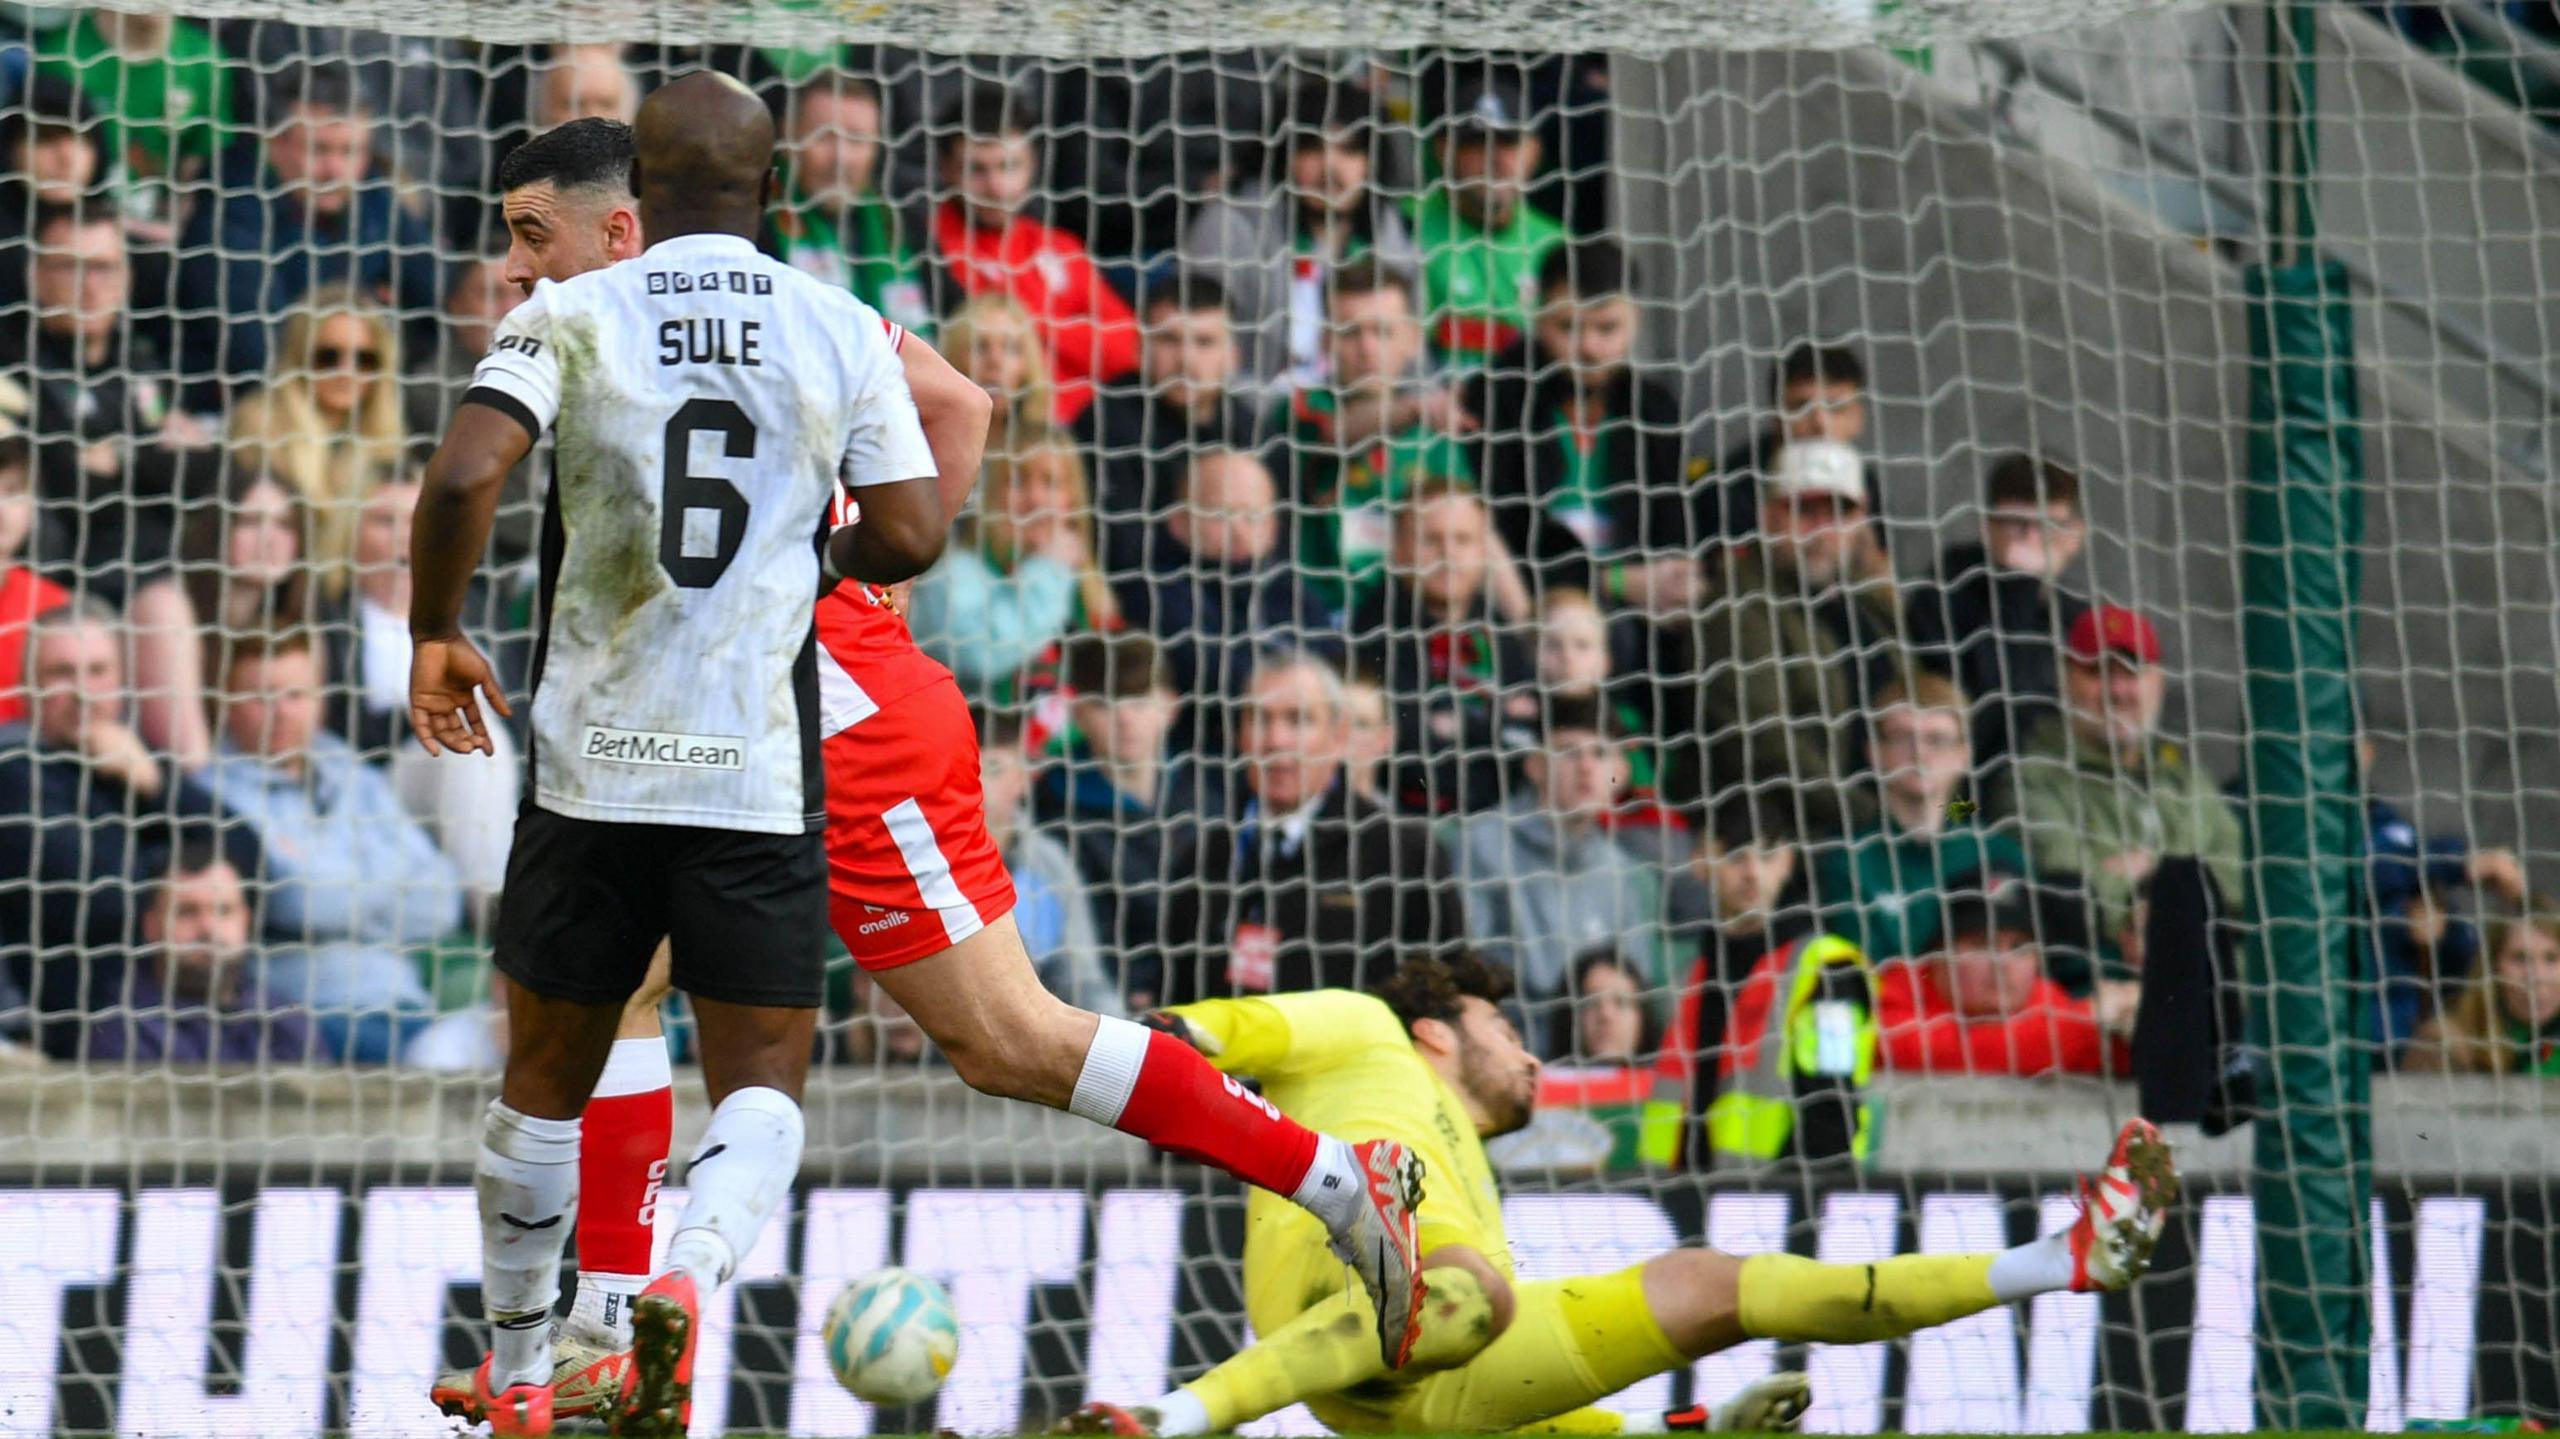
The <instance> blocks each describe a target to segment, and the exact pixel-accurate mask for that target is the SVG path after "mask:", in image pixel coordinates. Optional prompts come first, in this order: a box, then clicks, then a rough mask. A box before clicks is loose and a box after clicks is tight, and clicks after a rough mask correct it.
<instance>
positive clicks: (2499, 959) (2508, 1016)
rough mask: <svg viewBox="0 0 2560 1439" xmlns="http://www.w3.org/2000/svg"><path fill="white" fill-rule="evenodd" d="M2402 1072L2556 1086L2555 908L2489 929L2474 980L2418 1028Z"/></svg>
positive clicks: (2559, 995)
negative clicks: (2531, 1078) (2515, 1078)
mask: <svg viewBox="0 0 2560 1439" xmlns="http://www.w3.org/2000/svg"><path fill="white" fill-rule="evenodd" d="M2400 1067H2401V1068H2402V1069H2404V1070H2416V1071H2419V1072H2422V1073H2450V1074H2534V1075H2541V1076H2544V1077H2546V1078H2560V903H2554V902H2553V901H2552V900H2550V899H2548V898H2537V899H2535V900H2534V901H2533V903H2532V905H2531V907H2530V908H2528V909H2526V911H2525V912H2524V913H2522V914H2518V915H2512V916H2509V917H2507V918H2505V919H2500V920H2496V921H2493V922H2492V923H2491V924H2490V925H2489V951H2488V962H2487V964H2486V966H2485V967H2484V968H2483V970H2482V972H2481V975H2480V977H2479V978H2478V979H2475V980H2473V981H2472V982H2471V987H2470V988H2468V989H2466V990H2464V991H2463V993H2462V997H2461V998H2460V999H2457V1000H2455V1001H2454V1002H2453V1003H2452V1004H2451V1005H2450V1006H2448V1007H2447V1008H2446V1009H2445V1011H2444V1012H2443V1013H2441V1014H2439V1015H2437V1016H2436V1017H2435V1018H2433V1019H2430V1020H2428V1021H2427V1022H2426V1023H2424V1024H2422V1025H2420V1026H2418V1033H2417V1037H2416V1038H2414V1039H2412V1040H2410V1041H2409V1049H2408V1053H2407V1054H2405V1055H2403V1056H2402V1058H2401V1060H2400Z"/></svg>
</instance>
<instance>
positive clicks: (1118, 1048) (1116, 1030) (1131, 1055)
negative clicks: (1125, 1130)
mask: <svg viewBox="0 0 2560 1439" xmlns="http://www.w3.org/2000/svg"><path fill="white" fill-rule="evenodd" d="M1150 1042H1151V1041H1150V1040H1149V1038H1148V1033H1147V1027H1146V1026H1145V1025H1143V1024H1137V1023H1133V1022H1131V1021H1129V1020H1126V1019H1113V1018H1112V1017H1111V1016H1109V1015H1104V1016H1102V1023H1101V1024H1100V1025H1098V1026H1096V1027H1095V1029H1094V1031H1093V1044H1092V1046H1091V1047H1089V1048H1087V1049H1086V1050H1085V1052H1084V1071H1083V1072H1082V1073H1080V1074H1078V1075H1077V1076H1076V1092H1075V1096H1074V1097H1073V1098H1071V1099H1069V1100H1068V1101H1067V1112H1068V1113H1069V1114H1072V1115H1074V1116H1076V1117H1077V1118H1079V1119H1090V1120H1092V1121H1093V1122H1094V1123H1096V1124H1102V1125H1113V1126H1116V1125H1118V1124H1119V1123H1120V1115H1121V1114H1122V1112H1123V1111H1125V1110H1127V1109H1128V1107H1129V1096H1130V1095H1133V1094H1135V1093H1137V1092H1138V1071H1139V1070H1140V1069H1142V1068H1144V1067H1145V1065H1146V1062H1147V1045H1148V1044H1149V1043H1150Z"/></svg>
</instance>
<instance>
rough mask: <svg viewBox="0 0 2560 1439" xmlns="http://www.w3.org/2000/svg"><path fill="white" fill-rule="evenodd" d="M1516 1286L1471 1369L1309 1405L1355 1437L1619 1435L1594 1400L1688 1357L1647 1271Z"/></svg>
mask: <svg viewBox="0 0 2560 1439" xmlns="http://www.w3.org/2000/svg"><path fill="white" fill-rule="evenodd" d="M1511 1292H1512V1299H1513V1308H1512V1314H1511V1327H1510V1328H1508V1329H1506V1330H1504V1331H1503V1332H1502V1337H1501V1338H1499V1339H1496V1340H1494V1341H1493V1342H1492V1343H1491V1344H1488V1345H1486V1346H1485V1349H1484V1352H1483V1353H1481V1354H1478V1355H1477V1356H1476V1357H1475V1358H1473V1359H1470V1360H1468V1361H1467V1362H1466V1363H1465V1364H1464V1365H1462V1366H1460V1367H1458V1368H1456V1369H1449V1370H1443V1371H1441V1372H1440V1373H1437V1374H1430V1375H1424V1376H1421V1377H1418V1378H1416V1379H1413V1380H1410V1381H1399V1380H1394V1379H1388V1380H1382V1381H1380V1382H1378V1383H1376V1384H1368V1385H1363V1386H1361V1387H1360V1388H1359V1389H1357V1390H1353V1391H1351V1392H1350V1393H1347V1394H1340V1395H1334V1396H1331V1397H1328V1398H1323V1399H1313V1400H1309V1401H1308V1404H1307V1407H1308V1408H1309V1409H1312V1410H1313V1411H1315V1416H1316V1417H1317V1418H1318V1419H1321V1420H1323V1421H1324V1422H1325V1423H1326V1424H1327V1425H1328V1426H1330V1427H1332V1428H1333V1429H1335V1430H1337V1431H1340V1432H1342V1433H1346V1434H1385V1433H1396V1434H1484V1433H1498V1432H1503V1431H1508V1430H1514V1429H1523V1428H1534V1429H1536V1430H1537V1431H1538V1432H1541V1433H1549V1434H1614V1433H1616V1432H1617V1431H1618V1416H1616V1415H1614V1414H1610V1413H1607V1412H1605V1411H1603V1410H1597V1409H1591V1408H1588V1407H1587V1406H1589V1405H1591V1404H1594V1403H1596V1402H1598V1401H1599V1400H1602V1399H1605V1398H1607V1397H1608V1396H1610V1395H1612V1394H1615V1393H1617V1392H1618V1391H1619V1390H1621V1389H1624V1388H1626V1387H1627V1386H1628V1385H1630V1384H1633V1383H1635V1382H1636V1381H1637V1380H1639V1379H1649V1378H1651V1377H1653V1376H1654V1375H1656V1374H1660V1373H1662V1372H1663V1371H1665V1370H1667V1369H1676V1368H1678V1367H1680V1366H1681V1365H1683V1364H1685V1363H1687V1362H1688V1359H1687V1357H1686V1356H1685V1355H1683V1354H1681V1353H1680V1351H1679V1350H1677V1349H1675V1348H1673V1347H1672V1345H1671V1340H1670V1339H1669V1338H1668V1337H1667V1336H1665V1335H1664V1334H1663V1332H1662V1326H1661V1325H1660V1324H1658V1323H1656V1322H1655V1321H1654V1317H1653V1311H1652V1309H1651V1308H1649V1307H1647V1306H1646V1304H1645V1299H1644V1271H1643V1270H1642V1269H1641V1268H1637V1269H1622V1270H1620V1271H1618V1272H1617V1273H1615V1274H1597V1275H1586V1276H1583V1277H1580V1278H1575V1279H1550V1280H1542V1281H1540V1282H1538V1283H1535V1284H1520V1285H1515V1286H1513V1288H1512V1291H1511Z"/></svg>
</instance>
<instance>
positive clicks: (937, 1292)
mask: <svg viewBox="0 0 2560 1439" xmlns="http://www.w3.org/2000/svg"><path fill="white" fill-rule="evenodd" d="M819 1336H820V1338H821V1339H823V1340H824V1341H825V1343H826V1346H827V1367H828V1368H829V1369H831V1370H834V1371H835V1376H836V1382H837V1383H839V1384H842V1385H843V1386H844V1387H845V1388H847V1389H849V1390H852V1391H853V1397H855V1398H856V1399H860V1400H863V1401H865V1402H867V1403H871V1404H913V1403H915V1402H916V1401H917V1400H919V1399H922V1398H924V1397H925V1396H927V1395H929V1394H931V1393H932V1392H933V1391H935V1390H936V1389H939V1388H941V1387H942V1381H943V1380H944V1379H945V1378H947V1377H948V1376H949V1375H950V1373H951V1362H952V1361H953V1360H954V1359H957V1358H958V1357H959V1355H960V1321H959V1320H958V1319H957V1318H956V1317H954V1316H953V1314H952V1312H951V1296H950V1295H949V1294H947V1293H945V1292H943V1288H942V1286H941V1285H939V1284H936V1283H934V1282H933V1281H932V1280H930V1279H927V1278H925V1277H924V1276H923V1275H921V1274H918V1273H916V1272H915V1271H913V1270H910V1269H898V1268H889V1269H879V1270H874V1271H872V1272H871V1273H869V1274H866V1275H864V1276H863V1277H861V1278H860V1279H857V1280H855V1281H853V1282H852V1283H851V1284H848V1285H846V1286H845V1287H844V1292H843V1293H841V1294H838V1295H837V1296H836V1302H835V1303H834V1304H833V1305H831V1306H829V1308H828V1310H827V1324H826V1328H824V1329H822V1330H820V1331H819Z"/></svg>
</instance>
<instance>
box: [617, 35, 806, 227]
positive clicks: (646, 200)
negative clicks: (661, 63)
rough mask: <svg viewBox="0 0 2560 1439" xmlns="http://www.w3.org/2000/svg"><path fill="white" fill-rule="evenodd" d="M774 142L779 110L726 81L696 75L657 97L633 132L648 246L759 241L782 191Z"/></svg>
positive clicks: (643, 105) (634, 177)
mask: <svg viewBox="0 0 2560 1439" xmlns="http://www.w3.org/2000/svg"><path fill="white" fill-rule="evenodd" d="M773 139H774V133H773V112H772V111H771V110H769V109H767V108H766V107H765V103H764V101H763V100H761V99H759V98H757V95H756V92H755V91H753V90H750V89H748V88H747V87H746V86H745V85H744V84H742V83H740V82H739V81H737V80H733V79H731V78H730V77H728V76H726V75H722V74H718V73H716V72H713V71H710V70H695V71H693V72H691V73H689V74H685V75H679V76H677V77H676V78H675V79H673V80H670V81H668V82H667V83H666V84H664V85H662V86H660V87H658V88H657V89H656V90H654V91H652V92H651V93H650V95H649V98H648V99H646V100H643V101H641V102H640V118H639V119H638V120H637V121H635V122H633V124H632V126H631V188H632V189H633V190H635V191H637V192H638V193H639V196H640V225H641V229H642V230H643V231H645V232H646V233H647V235H648V242H649V243H650V244H653V245H654V244H659V243H662V242H664V241H667V240H673V239H677V238H680V237H682V236H686V235H734V236H738V237H739V238H742V239H747V240H753V239H754V238H755V237H756V236H757V235H758V234H759V233H760V232H761V231H762V230H763V228H764V212H765V208H766V207H767V206H768V205H770V204H772V202H773V200H774V198H775V192H776V189H777V185H778V182H777V180H776V177H775V173H774V168H773Z"/></svg>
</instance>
